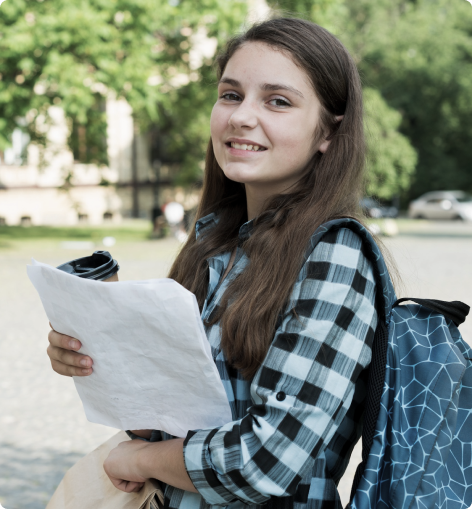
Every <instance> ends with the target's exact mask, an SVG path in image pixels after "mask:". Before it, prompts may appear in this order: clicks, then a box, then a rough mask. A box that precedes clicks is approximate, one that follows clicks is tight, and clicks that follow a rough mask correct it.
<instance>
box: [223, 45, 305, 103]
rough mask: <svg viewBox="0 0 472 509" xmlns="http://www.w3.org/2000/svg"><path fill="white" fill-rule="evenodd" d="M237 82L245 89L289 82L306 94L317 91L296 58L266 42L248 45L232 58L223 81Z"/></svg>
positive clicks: (238, 50)
mask: <svg viewBox="0 0 472 509" xmlns="http://www.w3.org/2000/svg"><path fill="white" fill-rule="evenodd" d="M228 78H229V79H233V80H237V81H238V82H239V83H240V84H241V85H242V86H244V85H250V84H251V83H255V82H258V83H260V82H267V83H271V82H274V83H280V82H283V83H287V84H288V85H292V86H294V87H295V88H297V89H299V88H300V87H303V88H304V90H305V93H307V92H308V91H312V92H313V86H312V84H311V81H310V78H309V76H308V74H307V73H306V72H305V70H304V69H302V68H301V67H300V65H298V64H297V63H295V61H294V60H293V58H292V56H291V55H290V54H289V53H288V52H287V51H283V50H282V49H279V48H274V47H272V46H269V45H268V44H266V43H263V42H259V41H258V42H246V43H244V44H243V45H242V46H241V47H240V48H238V49H237V50H236V52H235V53H234V54H233V55H232V56H231V58H230V59H229V60H228V63H227V64H226V67H225V70H224V72H223V76H222V79H221V81H225V79H228Z"/></svg>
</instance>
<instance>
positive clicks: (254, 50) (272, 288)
mask: <svg viewBox="0 0 472 509" xmlns="http://www.w3.org/2000/svg"><path fill="white" fill-rule="evenodd" d="M217 64H218V96H217V99H216V102H215V105H214V108H213V112H212V116H211V120H210V127H211V139H210V142H209V145H208V150H207V157H206V169H205V179H204V186H203V192H202V199H201V202H200V205H199V208H198V211H197V216H196V217H197V222H196V228H195V229H194V230H193V231H191V232H190V235H189V238H188V240H187V242H186V243H185V245H184V246H183V248H182V250H181V252H180V254H179V255H178V257H177V259H176V261H175V262H174V265H173V267H172V268H171V270H170V273H169V277H171V278H173V279H175V280H176V281H177V282H179V283H180V284H182V285H183V286H184V287H185V288H187V289H188V290H190V291H192V292H193V293H194V294H195V295H196V297H197V301H198V303H199V306H200V310H201V313H202V319H203V322H204V325H205V329H206V333H207V337H208V340H209V342H210V344H211V349H212V354H213V358H214V360H215V363H216V365H217V367H218V370H219V373H220V376H221V379H222V381H223V384H224V387H225V389H226V392H227V396H228V399H229V402H230V405H231V408H232V412H233V421H232V422H230V423H228V424H226V425H225V426H222V427H220V428H216V429H202V430H193V431H189V433H188V435H187V437H186V438H185V439H181V438H175V437H172V436H169V435H167V434H165V433H163V432H160V431H159V430H135V431H130V432H129V434H130V436H131V437H132V438H138V437H139V438H141V440H132V441H129V442H124V443H122V444H120V445H119V446H118V447H117V448H116V449H114V450H113V451H112V452H111V454H110V456H109V457H108V459H107V460H106V462H105V465H104V468H105V471H106V472H107V474H108V476H109V477H110V479H111V481H112V482H113V484H114V485H115V486H116V487H117V488H118V489H121V490H123V491H128V492H131V491H137V490H139V489H141V487H142V485H143V483H144V481H145V480H146V479H148V478H155V479H158V480H160V481H161V482H162V483H164V485H165V506H166V507H171V508H176V509H177V508H183V507H185V508H195V509H197V508H202V507H209V506H211V505H218V506H227V507H231V508H236V507H242V504H244V505H248V506H250V507H256V506H259V505H262V504H265V503H267V502H268V501H271V502H269V503H272V502H275V503H277V500H279V499H282V500H279V503H284V501H287V500H289V499H288V498H287V497H292V496H293V497H295V498H294V500H295V501H296V505H297V508H305V507H306V508H307V507H310V508H325V507H328V506H329V507H340V506H341V502H340V498H339V494H338V492H337V483H338V482H339V479H340V478H341V477H342V475H343V473H344V471H345V469H346V467H347V465H348V462H349V458H350V455H351V452H352V449H353V447H354V445H355V443H356V442H357V440H358V438H359V436H360V433H361V423H360V422H359V413H362V412H360V410H359V409H360V408H362V405H363V403H364V400H365V374H366V368H367V367H368V366H369V364H370V361H371V346H372V341H373V338H374V331H375V329H376V325H377V321H378V312H377V308H376V301H375V297H376V285H375V279H374V274H373V269H372V265H371V263H370V261H369V260H368V259H367V258H366V255H365V253H364V252H363V249H362V241H361V239H360V237H359V236H357V235H356V234H355V233H353V232H352V231H351V230H348V229H344V228H341V229H339V230H338V231H336V232H335V233H330V234H328V235H327V236H326V237H324V238H323V239H322V241H321V242H320V243H318V244H317V245H316V247H315V248H313V247H310V246H312V244H311V242H312V238H313V237H312V236H313V233H314V232H315V230H316V229H317V228H318V227H319V226H320V225H321V224H323V223H325V222H327V221H329V220H332V219H336V218H343V217H351V218H357V219H358V220H359V221H361V219H360V217H361V215H360V211H359V200H360V197H361V196H362V190H363V189H362V183H363V176H364V163H365V157H364V155H365V141H364V132H363V107H362V90H361V83H360V79H359V74H358V71H357V68H356V65H355V64H354V61H353V59H352V58H351V56H350V55H349V53H348V52H347V50H346V49H345V47H344V46H343V45H342V44H341V43H340V42H339V41H338V40H337V39H336V38H335V37H334V36H333V35H331V34H330V33H329V32H328V31H326V30H325V29H323V28H321V27H320V26H318V25H315V24H313V23H310V22H308V21H304V20H300V19H286V18H277V19H273V20H269V21H266V22H263V23H260V24H256V25H254V26H253V27H251V28H250V29H249V30H248V31H247V32H246V33H245V34H243V35H239V36H237V37H235V38H234V39H232V40H231V41H229V43H228V45H227V47H226V49H225V50H224V52H223V53H221V54H220V55H219V56H218V58H217ZM131 340H132V339H131ZM49 341H50V346H49V348H48V354H49V357H50V359H51V363H52V367H53V369H54V370H55V371H56V372H58V373H59V374H62V375H66V376H72V375H73V376H88V375H90V374H91V373H92V371H93V368H92V365H93V360H92V359H90V358H89V357H87V356H83V355H80V354H79V353H78V352H77V350H78V349H79V348H80V341H79V340H76V339H74V338H69V337H67V336H64V335H61V334H59V333H57V332H55V331H52V332H51V333H50V334H49ZM157 342H158V340H156V347H157ZM152 346H153V345H150V347H152ZM182 411H185V409H182Z"/></svg>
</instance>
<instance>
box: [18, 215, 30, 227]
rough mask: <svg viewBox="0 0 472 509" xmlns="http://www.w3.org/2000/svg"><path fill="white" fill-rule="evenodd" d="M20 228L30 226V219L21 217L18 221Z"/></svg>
mask: <svg viewBox="0 0 472 509" xmlns="http://www.w3.org/2000/svg"><path fill="white" fill-rule="evenodd" d="M20 224H21V226H31V224H32V223H31V217H30V216H21V219H20Z"/></svg>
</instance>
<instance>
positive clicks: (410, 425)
mask: <svg viewBox="0 0 472 509" xmlns="http://www.w3.org/2000/svg"><path fill="white" fill-rule="evenodd" d="M471 359H472V351H471V349H470V347H469V346H468V345H467V344H466V343H465V342H464V340H463V339H462V337H461V335H460V333H459V330H458V329H457V327H456V326H455V325H454V323H453V322H452V321H451V320H447V319H446V318H445V317H444V316H443V315H441V314H439V313H436V312H433V311H430V310H428V309H427V308H425V307H424V306H419V305H417V304H409V305H402V306H398V307H396V308H394V309H393V311H392V316H391V321H390V327H389V339H388V349H387V369H386V375H385V385H384V391H383V394H382V399H381V404H380V412H379V416H378V420H377V424H376V429H375V434H374V439H373V443H372V446H371V449H370V454H369V457H368V459H367V463H366V467H365V470H364V473H363V476H362V478H361V480H360V483H359V485H358V487H357V491H356V493H355V495H354V498H353V500H352V503H351V507H352V509H354V508H356V509H366V508H372V509H374V508H376V509H380V508H395V509H397V508H398V509H399V508H418V509H419V508H429V507H431V508H433V507H434V508H436V507H437V508H443V509H468V508H469V507H470V506H471V504H472V361H471Z"/></svg>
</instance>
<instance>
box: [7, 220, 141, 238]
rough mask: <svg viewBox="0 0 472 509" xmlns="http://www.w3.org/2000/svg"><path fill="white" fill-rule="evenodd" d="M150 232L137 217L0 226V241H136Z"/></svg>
mask: <svg viewBox="0 0 472 509" xmlns="http://www.w3.org/2000/svg"><path fill="white" fill-rule="evenodd" d="M150 233H151V223H150V221H146V220H139V219H138V220H133V221H125V222H123V223H122V224H119V225H114V224H105V225H100V226H86V225H83V226H82V225H81V226H57V227H56V226H0V242H2V241H3V242H8V241H22V240H34V239H41V240H46V239H51V240H63V241H68V240H71V241H72V240H83V241H88V240H90V241H99V240H101V239H103V237H107V236H110V237H115V238H116V240H120V241H136V240H146V239H148V238H149V236H150Z"/></svg>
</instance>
